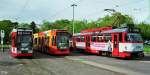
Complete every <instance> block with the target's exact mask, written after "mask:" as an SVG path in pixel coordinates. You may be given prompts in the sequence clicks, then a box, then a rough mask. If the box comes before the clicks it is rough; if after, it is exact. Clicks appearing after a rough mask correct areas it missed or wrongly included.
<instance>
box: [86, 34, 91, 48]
mask: <svg viewBox="0 0 150 75" xmlns="http://www.w3.org/2000/svg"><path fill="white" fill-rule="evenodd" d="M85 42H86V48H87V47H90V36H86V41H85Z"/></svg>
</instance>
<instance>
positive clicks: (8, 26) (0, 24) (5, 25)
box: [0, 20, 15, 44]
mask: <svg viewBox="0 0 150 75" xmlns="http://www.w3.org/2000/svg"><path fill="white" fill-rule="evenodd" d="M14 27H15V25H14V23H13V22H11V21H10V20H2V21H0V30H4V31H5V37H4V44H6V43H7V42H10V40H9V39H10V37H9V36H10V33H11V31H12V29H13V28H14Z"/></svg>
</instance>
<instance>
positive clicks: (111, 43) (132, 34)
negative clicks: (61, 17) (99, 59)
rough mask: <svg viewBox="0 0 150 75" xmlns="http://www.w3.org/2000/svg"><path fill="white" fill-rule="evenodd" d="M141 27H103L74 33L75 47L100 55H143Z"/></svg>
mask: <svg viewBox="0 0 150 75" xmlns="http://www.w3.org/2000/svg"><path fill="white" fill-rule="evenodd" d="M139 31H140V30H139V29H136V28H134V29H131V28H117V29H113V28H112V27H102V28H95V29H87V30H83V31H81V33H76V34H74V35H73V48H74V49H75V50H79V49H80V50H83V51H85V52H88V53H92V54H98V55H108V56H113V57H120V58H129V59H130V58H133V57H143V56H144V53H143V41H142V38H141V36H140V34H139Z"/></svg>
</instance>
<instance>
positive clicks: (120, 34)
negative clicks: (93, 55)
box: [119, 33, 122, 42]
mask: <svg viewBox="0 0 150 75" xmlns="http://www.w3.org/2000/svg"><path fill="white" fill-rule="evenodd" d="M119 42H122V33H119Z"/></svg>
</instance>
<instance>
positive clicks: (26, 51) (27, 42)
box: [10, 28, 33, 57]
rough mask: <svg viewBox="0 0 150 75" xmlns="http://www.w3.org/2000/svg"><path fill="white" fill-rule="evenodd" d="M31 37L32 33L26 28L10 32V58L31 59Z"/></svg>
mask: <svg viewBox="0 0 150 75" xmlns="http://www.w3.org/2000/svg"><path fill="white" fill-rule="evenodd" d="M32 35H33V31H32V30H31V29H26V28H17V29H13V30H12V32H11V41H12V43H11V51H10V53H11V56H13V57H20V56H29V57H32V53H33V49H32Z"/></svg>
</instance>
